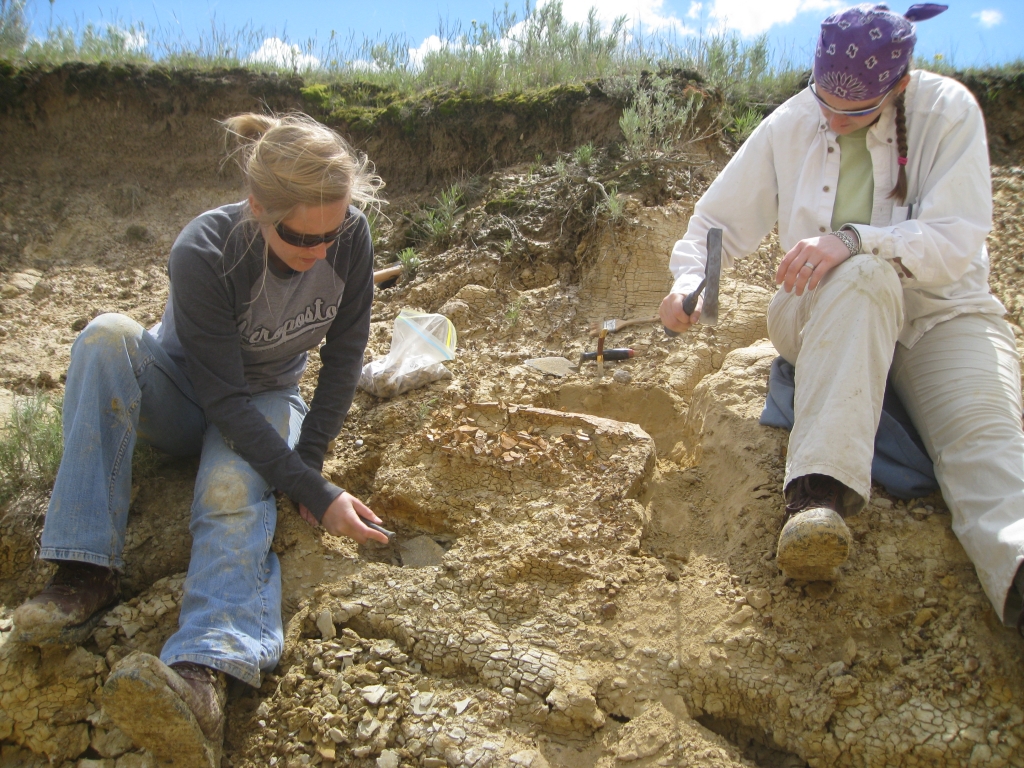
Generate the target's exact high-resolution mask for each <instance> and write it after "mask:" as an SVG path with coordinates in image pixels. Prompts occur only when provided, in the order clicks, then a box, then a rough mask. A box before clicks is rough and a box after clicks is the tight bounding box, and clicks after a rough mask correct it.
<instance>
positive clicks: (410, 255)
mask: <svg viewBox="0 0 1024 768" xmlns="http://www.w3.org/2000/svg"><path fill="white" fill-rule="evenodd" d="M398 261H399V262H400V263H401V265H402V276H403V277H404V278H405V279H406V280H412V279H413V278H414V277H416V271H417V270H418V269H419V268H420V257H419V256H417V255H416V249H414V248H403V249H402V250H401V251H399V253H398Z"/></svg>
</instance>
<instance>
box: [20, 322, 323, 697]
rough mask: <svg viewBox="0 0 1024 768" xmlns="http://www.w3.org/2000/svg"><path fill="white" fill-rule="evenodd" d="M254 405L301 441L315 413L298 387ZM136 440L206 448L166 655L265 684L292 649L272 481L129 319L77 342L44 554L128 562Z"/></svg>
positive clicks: (168, 447)
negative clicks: (275, 548)
mask: <svg viewBox="0 0 1024 768" xmlns="http://www.w3.org/2000/svg"><path fill="white" fill-rule="evenodd" d="M253 404H254V405H255V406H256V407H257V408H258V409H259V410H260V412H261V413H262V414H263V415H264V416H266V418H267V421H269V422H270V423H271V424H272V425H273V426H274V428H275V429H276V430H277V432H278V434H280V435H281V436H282V437H283V438H285V439H286V440H287V441H288V444H289V445H292V446H294V445H295V443H296V441H297V440H298V438H299V431H300V429H301V427H302V420H303V418H304V417H305V415H306V412H307V408H306V404H305V403H304V402H303V401H302V398H301V397H300V396H299V392H298V388H296V387H292V388H289V389H283V390H274V391H270V392H262V393H260V394H257V395H255V396H253ZM137 438H142V439H143V440H144V441H146V442H147V443H149V444H150V445H152V446H154V447H155V448H158V449H160V450H162V451H164V452H166V453H170V454H172V455H177V456H187V455H195V454H201V459H200V463H199V475H198V477H197V478H196V487H195V494H194V497H193V501H192V519H191V523H190V530H191V532H192V556H191V560H190V562H189V568H188V577H187V578H186V579H185V593H184V597H183V599H182V605H181V616H180V618H179V619H178V631H177V632H176V633H175V634H174V635H172V636H171V637H170V638H169V639H168V641H167V643H166V644H165V645H164V648H163V651H162V652H161V654H160V658H161V660H162V661H163V662H164V663H165V664H173V663H175V662H178V661H191V662H195V663H198V664H204V665H206V666H209V667H213V668H214V669H219V670H221V671H222V672H226V673H227V674H229V675H232V676H234V677H237V678H238V679H240V680H242V681H244V682H246V683H249V684H250V685H254V686H258V685H259V683H260V671H261V670H265V669H273V668H274V667H275V666H276V665H277V661H278V658H279V657H280V655H281V649H282V646H283V644H284V629H283V626H282V622H281V569H280V565H279V564H278V560H277V555H275V554H274V553H273V552H271V551H270V544H271V541H272V539H273V538H274V526H275V525H276V522H277V504H276V502H275V500H274V496H273V488H271V487H270V485H268V484H267V482H266V481H265V480H264V479H263V478H262V477H261V476H260V475H259V474H258V473H257V472H256V471H255V470H254V469H253V468H252V467H250V466H249V464H248V463H247V462H246V461H245V460H244V459H242V458H241V457H240V456H239V455H238V454H237V453H235V452H234V451H233V450H232V449H231V448H229V447H228V445H227V443H226V442H225V441H224V438H223V437H221V434H220V431H219V430H218V429H217V427H216V426H214V425H212V424H207V422H206V418H205V416H204V414H203V409H202V408H201V407H200V406H199V403H198V402H197V399H196V395H195V391H194V389H193V387H192V384H191V382H189V380H188V377H187V376H186V375H185V372H184V371H183V370H182V369H181V368H179V367H178V365H177V364H175V363H174V361H173V360H171V359H170V357H168V355H167V353H166V352H164V350H163V348H162V347H161V346H160V344H159V343H158V342H157V340H156V339H155V338H154V337H153V336H152V335H150V334H149V333H148V332H147V331H146V330H145V329H143V328H142V326H141V325H139V324H138V323H136V322H135V321H134V320H131V319H130V318H127V317H124V316H123V315H116V314H107V315H101V316H99V317H97V318H96V319H95V320H93V321H92V322H91V323H89V325H88V326H87V327H86V329H85V330H84V331H82V333H81V335H79V337H78V339H77V340H76V341H75V344H74V346H73V347H72V349H71V365H70V367H69V369H68V379H67V386H66V388H65V392H64V458H63V460H62V461H61V465H60V471H59V472H58V473H57V481H56V483H55V484H54V488H53V495H52V496H51V498H50V506H49V509H48V510H47V513H46V522H45V525H44V527H43V536H42V547H41V550H40V557H42V558H44V559H46V560H77V561H81V562H87V563H93V564H96V565H102V566H106V567H109V568H116V569H121V568H123V566H124V561H123V560H122V559H121V555H122V551H123V549H124V534H125V527H126V524H127V519H128V506H129V501H130V497H131V458H132V452H133V450H134V448H135V441H136V439H137Z"/></svg>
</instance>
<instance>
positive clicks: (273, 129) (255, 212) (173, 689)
mask: <svg viewBox="0 0 1024 768" xmlns="http://www.w3.org/2000/svg"><path fill="white" fill-rule="evenodd" d="M224 127H225V129H226V131H227V136H228V139H229V142H230V143H231V144H233V146H234V149H233V153H234V154H235V157H236V159H237V160H238V161H239V164H240V165H241V167H242V170H243V174H244V177H245V183H246V187H247V191H248V198H247V199H246V200H244V201H243V202H239V203H232V204H229V205H225V206H222V207H220V208H217V209H214V210H212V211H208V212H206V213H204V214H202V215H201V216H199V217H197V218H196V219H194V220H193V221H192V222H191V223H189V224H188V226H186V227H185V229H184V230H183V231H182V232H181V234H180V235H179V236H178V238H177V240H176V241H175V243H174V245H173V247H172V248H171V255H170V262H169V274H170V296H169V298H168V301H167V306H166V308H165V310H164V315H163V318H162V320H161V322H160V323H159V325H157V326H156V327H155V328H153V329H151V330H149V331H147V330H145V329H143V328H142V327H141V326H140V325H138V324H137V323H135V322H134V321H132V320H131V319H129V318H127V317H124V316H121V315H114V314H108V315H101V316H100V317H97V318H96V319H95V320H93V322H91V323H90V324H89V325H88V327H87V328H86V329H85V330H84V331H83V332H82V334H81V335H80V336H79V338H78V339H77V340H76V342H75V344H74V346H73V348H72V355H71V365H70V368H69V370H68V379H67V387H66V390H65V399H64V441H65V449H64V460H63V462H62V463H61V467H60V471H59V473H58V476H57V481H56V484H55V486H54V490H53V495H52V498H51V501H50V506H49V509H48V511H47V515H46V523H45V527H44V529H43V535H42V548H41V551H40V557H42V558H44V559H46V560H50V561H54V562H56V563H57V572H56V575H55V577H54V579H53V580H52V582H51V583H50V584H49V585H48V586H47V587H46V588H45V589H44V590H43V592H42V593H41V594H40V595H38V596H36V597H35V598H33V599H32V600H29V601H28V602H27V603H25V604H24V605H22V606H21V607H20V608H19V609H18V610H17V611H16V612H15V617H14V618H15V625H16V629H17V637H19V638H20V639H21V640H22V641H23V642H27V643H32V644H37V645H45V644H53V643H56V644H75V643H79V642H83V641H84V640H85V639H86V638H87V637H88V636H89V634H90V633H91V632H92V630H93V628H94V627H95V626H96V623H97V621H98V619H99V618H100V616H101V615H102V613H103V611H104V609H105V608H107V607H108V606H110V605H111V604H113V603H114V602H115V601H116V600H117V596H118V573H119V571H120V570H121V569H122V568H123V566H124V562H123V560H122V557H121V555H122V550H123V547H124V533H125V525H126V520H127V515H128V506H129V496H130V489H131V477H130V475H131V456H132V451H133V449H134V446H135V442H136V439H137V438H141V439H143V440H145V441H146V442H147V443H149V444H151V445H153V446H155V447H157V448H159V449H161V450H163V451H166V452H167V453H170V454H175V455H189V454H200V455H201V460H200V466H199V474H198V477H197V479H196V487H195V496H194V501H193V506H192V520H191V531H192V537H193V540H192V556H191V561H190V564H189V570H188V577H187V579H186V581H185V590H184V597H183V600H182V607H181V616H180V619H179V628H178V631H177V632H176V633H175V634H174V635H173V636H171V637H170V638H169V639H168V641H167V643H166V644H165V645H164V648H163V651H162V653H161V654H160V659H157V658H155V657H152V656H148V655H146V654H141V653H135V654H132V655H131V656H129V657H127V658H126V659H124V660H122V661H121V662H120V663H119V664H118V665H117V666H116V667H115V668H114V669H113V671H112V673H111V675H110V677H109V679H108V681H107V684H106V688H105V696H104V706H105V709H106V710H107V712H108V713H109V714H110V715H111V716H112V717H113V718H114V720H115V721H116V722H117V724H118V725H119V726H120V727H121V728H122V730H124V731H125V732H127V733H128V734H129V735H131V736H132V737H133V738H134V739H135V741H136V743H137V744H138V745H140V746H143V747H146V748H148V749H150V750H151V751H152V752H153V753H154V754H155V755H157V757H159V758H160V759H161V760H171V761H173V764H176V765H177V764H180V765H189V766H193V765H210V766H214V765H219V758H218V755H219V751H220V746H221V742H222V739H223V725H224V699H225V675H231V676H232V677H235V678H237V679H239V680H241V681H242V682H245V683H248V684H249V685H253V686H258V685H259V683H260V673H261V671H262V670H267V669H272V668H273V667H274V666H275V665H276V664H277V660H278V657H279V656H280V653H281V648H282V644H283V628H282V620H281V578H280V569H279V565H278V560H277V556H276V555H275V554H274V553H273V552H272V551H271V549H270V545H271V540H272V539H273V536H274V528H275V524H276V514H277V507H276V504H275V500H274V496H273V491H274V490H275V489H276V490H279V491H281V492H283V493H285V494H287V495H288V496H289V497H290V498H292V499H293V500H294V501H295V502H296V503H297V504H298V505H299V509H300V512H301V514H302V516H303V517H304V518H305V519H307V520H308V521H309V522H312V523H314V524H320V525H322V526H323V527H324V528H325V529H326V530H327V531H328V532H330V533H332V534H334V535H346V536H349V537H351V538H353V539H355V540H356V541H358V542H360V543H362V542H365V541H366V540H368V539H376V540H378V541H386V537H385V536H384V535H383V534H381V533H380V532H378V531H375V530H373V529H371V528H370V527H368V526H367V525H366V524H365V522H364V520H369V521H371V522H374V523H379V522H380V520H379V519H378V518H377V517H376V516H375V515H374V513H373V512H372V511H371V510H370V509H369V508H367V507H366V506H365V505H364V504H363V503H362V502H361V501H359V499H357V498H355V497H353V496H352V495H350V494H349V493H347V492H345V491H343V490H342V489H341V488H338V487H336V486H334V485H333V484H331V483H330V482H328V481H327V480H325V479H324V478H323V476H322V475H321V469H322V466H323V461H324V453H325V451H326V449H327V444H328V442H329V441H330V440H331V439H333V438H334V437H335V436H336V435H337V434H338V431H339V429H340V428H341V424H342V421H343V420H344V418H345V415H346V413H347V412H348V409H349V406H350V404H351V402H352V396H353V393H354V391H355V386H356V382H357V380H358V377H359V373H360V368H361V365H362V359H363V350H364V348H365V346H366V340H367V336H368V333H369V326H370V304H371V301H372V299H373V264H372V262H373V247H372V244H371V242H370V232H369V227H368V226H367V222H366V219H365V217H364V216H363V214H362V213H361V212H360V211H359V209H358V208H357V207H356V204H362V203H367V202H370V201H372V200H374V199H375V196H376V192H377V189H378V188H379V187H380V186H381V183H382V182H381V181H380V179H379V177H377V176H375V175H373V174H372V172H371V171H370V170H369V167H368V163H367V161H366V159H365V157H361V156H358V155H356V153H355V152H353V150H352V149H351V148H350V147H349V146H348V145H347V144H346V142H345V141H344V140H343V139H342V138H341V137H340V136H338V135H337V134H336V133H334V132H333V131H331V130H330V129H328V128H326V127H324V126H322V125H320V124H318V123H317V122H315V121H314V120H312V119H311V118H308V117H306V116H304V115H288V116H284V117H267V116H263V115H256V114H245V115H239V116H236V117H233V118H230V119H228V120H226V121H224ZM321 342H324V344H323V347H322V348H321V350H320V358H321V361H322V364H323V367H322V369H321V372H320V376H319V380H318V384H317V387H316V391H315V394H314V396H313V400H312V402H311V403H310V405H309V407H308V408H307V406H306V404H305V403H304V402H303V400H302V398H301V397H300V395H299V388H298V382H299V378H300V377H301V376H302V373H303V370H304V369H305V367H306V361H307V355H308V351H309V350H311V349H314V348H316V347H317V346H318V345H319V344H320V343H321Z"/></svg>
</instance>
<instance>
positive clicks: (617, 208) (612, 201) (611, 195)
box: [601, 189, 626, 223]
mask: <svg viewBox="0 0 1024 768" xmlns="http://www.w3.org/2000/svg"><path fill="white" fill-rule="evenodd" d="M601 207H602V208H603V209H604V210H605V211H606V212H607V213H608V218H609V219H611V221H612V222H613V223H615V222H619V221H622V219H623V217H625V215H626V204H625V201H624V200H623V199H622V198H621V197H619V193H618V190H615V189H612V190H610V191H609V192H608V199H607V200H605V201H604V202H603V203H601Z"/></svg>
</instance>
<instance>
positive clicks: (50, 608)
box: [14, 560, 120, 645]
mask: <svg viewBox="0 0 1024 768" xmlns="http://www.w3.org/2000/svg"><path fill="white" fill-rule="evenodd" d="M119 592H120V579H119V577H118V574H117V571H114V570H112V569H110V568H104V567H103V566H100V565H93V564H92V563H79V562H74V561H70V560H64V561H61V562H60V563H58V564H57V572H56V573H55V574H54V575H53V578H52V579H50V582H49V584H47V585H46V587H45V588H44V589H43V591H42V592H40V593H39V594H38V595H36V596H35V597H33V598H32V599H31V600H29V601H27V602H25V603H23V604H22V605H21V606H19V607H18V609H17V610H16V611H15V612H14V628H15V633H14V639H15V640H16V641H17V642H21V643H28V644H29V645H79V644H81V643H84V642H85V641H86V640H87V639H88V637H89V635H91V634H92V632H93V630H94V629H95V628H96V625H97V624H98V623H99V620H100V619H101V618H102V617H103V614H104V613H105V610H104V609H105V608H107V607H108V606H110V605H112V604H114V603H115V602H117V596H118V594H119Z"/></svg>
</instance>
